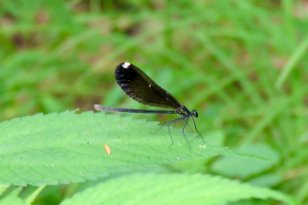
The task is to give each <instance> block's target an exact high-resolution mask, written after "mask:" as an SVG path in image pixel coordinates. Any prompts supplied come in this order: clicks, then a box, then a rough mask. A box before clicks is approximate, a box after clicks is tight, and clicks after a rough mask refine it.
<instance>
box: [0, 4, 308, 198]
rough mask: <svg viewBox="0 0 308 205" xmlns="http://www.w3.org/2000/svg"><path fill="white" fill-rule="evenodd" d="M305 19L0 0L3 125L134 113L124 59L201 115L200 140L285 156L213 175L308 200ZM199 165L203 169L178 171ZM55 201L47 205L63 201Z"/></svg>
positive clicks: (277, 11) (240, 7)
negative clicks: (37, 116)
mask: <svg viewBox="0 0 308 205" xmlns="http://www.w3.org/2000/svg"><path fill="white" fill-rule="evenodd" d="M307 13H308V9H307V1H304V0H302V1H300V0H298V1H295V0H294V1H292V0H281V1H279V0H271V1H256V0H247V1H223V0H221V1H209V0H208V1H206V0H204V1H202V0H198V1H188V0H180V1H164V0H158V1H136V0H129V1H99V0H88V1H78V0H71V1H60V0H54V1H40V0H33V1H26V0H15V1H5V0H1V1H0V15H1V16H0V45H1V46H0V106H1V108H2V112H1V113H0V119H1V120H5V119H11V118H13V117H16V116H23V115H29V114H33V113H37V112H44V113H49V112H58V111H64V110H68V109H69V110H74V109H81V110H91V109H92V105H93V104H94V103H99V102H102V103H103V104H105V105H112V106H121V107H135V108H138V106H139V107H140V106H142V105H139V104H138V103H135V102H133V100H131V99H129V98H128V97H126V96H125V95H124V94H123V93H122V91H121V90H120V89H119V88H118V87H117V85H116V83H115V81H114V77H113V72H114V67H115V66H116V65H117V64H118V63H119V62H122V61H129V62H132V63H134V64H136V65H137V66H139V67H140V68H142V69H143V70H144V71H145V72H146V73H148V74H149V75H150V76H151V77H152V78H153V79H155V81H156V82H158V84H160V85H162V87H164V88H166V89H167V90H168V91H170V92H171V93H172V94H173V95H174V96H176V97H177V98H178V99H179V100H180V102H182V103H183V104H185V105H187V106H188V107H189V108H196V109H197V110H198V111H199V115H200V117H199V118H198V126H199V129H200V130H201V132H212V131H215V132H216V131H217V132H219V133H221V134H220V135H221V142H220V143H222V144H224V145H228V146H234V147H243V146H246V147H250V148H249V149H248V150H250V149H251V147H254V145H255V144H256V143H257V144H258V146H261V147H262V149H261V150H263V149H266V150H270V152H274V153H275V155H277V157H278V158H279V164H277V166H275V167H271V168H268V169H261V170H258V169H257V171H253V172H251V170H250V171H249V169H248V172H247V173H248V174H247V173H246V174H245V173H243V172H245V169H246V168H245V166H244V165H243V164H242V163H240V164H241V165H242V166H243V167H242V166H239V167H238V168H235V169H240V170H241V171H240V173H241V174H238V175H237V174H236V173H234V171H233V172H232V171H230V170H232V169H234V167H232V166H230V161H229V162H228V160H225V159H224V158H222V159H221V160H217V161H216V162H214V163H209V164H208V166H210V165H213V164H214V166H213V168H212V169H207V171H210V172H214V173H220V174H222V175H227V176H229V177H240V178H241V180H243V181H247V182H251V183H254V182H256V181H259V182H260V180H261V181H262V180H263V182H260V184H264V185H266V186H269V187H273V188H275V189H277V190H281V191H284V192H286V193H289V194H291V195H293V196H295V198H297V199H298V200H299V201H301V202H303V203H304V202H307V201H308V180H307V179H308V175H307V173H308V165H307V164H308V149H307V141H308V130H307V124H308V123H307V122H308V109H307V107H308V106H307V103H308V96H307V93H308V83H307V82H308V61H307V59H308V52H307V50H308V48H307V47H308V16H307ZM256 152H258V151H256ZM259 152H260V151H259ZM194 163H196V164H197V165H199V167H200V166H201V167H202V166H204V164H203V162H201V163H200V162H192V163H186V164H184V165H183V164H182V165H174V166H175V167H174V168H175V169H177V170H181V171H187V170H189V169H190V167H194V165H193V164H194ZM235 164H236V163H235ZM246 167H247V166H246ZM203 169H204V168H198V170H203ZM267 182H268V183H267ZM70 189H74V188H71V187H69V188H67V187H66V188H63V191H64V192H65V193H69V190H70ZM57 192H59V190H58V191H55V190H54V188H52V189H47V191H46V192H44V194H42V195H43V196H44V197H42V199H41V200H42V201H44V200H46V201H47V200H50V199H51V198H54V197H55V198H57V199H53V200H54V201H60V200H61V199H62V198H63V197H65V194H63V193H62V194H60V193H57ZM38 203H39V202H38ZM41 203H43V202H41ZM45 203H47V202H45ZM53 203H55V202H53ZM51 204H52V203H51Z"/></svg>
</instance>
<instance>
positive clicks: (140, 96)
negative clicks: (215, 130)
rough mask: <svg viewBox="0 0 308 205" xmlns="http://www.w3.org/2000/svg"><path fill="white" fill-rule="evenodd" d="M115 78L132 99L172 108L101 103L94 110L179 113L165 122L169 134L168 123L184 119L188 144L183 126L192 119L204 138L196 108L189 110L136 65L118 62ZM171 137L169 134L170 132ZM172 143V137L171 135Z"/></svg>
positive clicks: (146, 103)
mask: <svg viewBox="0 0 308 205" xmlns="http://www.w3.org/2000/svg"><path fill="white" fill-rule="evenodd" d="M115 78H116V80H117V83H118V85H119V86H120V87H121V88H122V90H123V91H124V92H125V93H126V95H128V96H129V97H131V98H133V99H134V100H136V101H138V102H140V103H142V104H145V105H151V106H156V107H163V108H172V110H143V109H130V108H114V107H105V106H103V105H99V104H95V105H94V110H96V111H107V112H127V113H147V114H179V115H181V117H179V118H176V119H174V120H171V121H169V122H167V124H168V131H169V134H170V129H169V124H170V123H174V122H177V121H179V120H184V122H185V124H184V127H183V128H182V133H183V135H184V137H185V139H186V141H187V143H188V144H189V142H188V140H187V138H186V135H185V132H184V131H185V128H186V126H187V124H188V120H189V119H192V120H193V123H194V127H195V130H196V131H197V133H198V135H199V136H200V137H201V139H202V141H203V142H204V139H203V137H202V135H201V134H200V132H199V131H198V129H197V126H196V122H195V118H197V117H198V112H197V111H196V110H192V111H190V110H189V109H188V108H187V107H186V106H185V105H183V104H181V103H179V102H178V101H177V100H176V99H175V98H174V97H173V96H172V95H171V94H170V93H168V92H167V91H166V90H164V89H163V88H161V87H160V86H159V85H157V84H156V83H155V82H154V81H153V80H152V79H151V78H150V77H149V76H147V75H146V74H145V73H144V72H143V71H142V70H140V69H139V68H138V67H137V66H135V65H133V64H131V63H128V62H123V63H120V64H119V65H118V66H117V67H116V69H115ZM170 137H171V134H170ZM171 141H172V144H173V139H172V137H171ZM204 143H205V142H204Z"/></svg>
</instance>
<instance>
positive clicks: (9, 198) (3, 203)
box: [0, 188, 26, 205]
mask: <svg viewBox="0 0 308 205" xmlns="http://www.w3.org/2000/svg"><path fill="white" fill-rule="evenodd" d="M20 191H21V188H16V189H14V190H13V191H11V192H10V193H9V194H8V195H6V196H5V197H4V198H3V199H1V200H0V205H8V204H9V205H25V204H26V203H25V202H24V201H23V200H22V199H21V198H20V197H19V196H18V195H19V193H20Z"/></svg>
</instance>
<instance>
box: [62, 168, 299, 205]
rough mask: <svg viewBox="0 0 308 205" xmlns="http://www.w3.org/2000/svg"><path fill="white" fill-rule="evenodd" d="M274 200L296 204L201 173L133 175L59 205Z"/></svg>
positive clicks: (215, 203)
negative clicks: (250, 199)
mask: <svg viewBox="0 0 308 205" xmlns="http://www.w3.org/2000/svg"><path fill="white" fill-rule="evenodd" d="M249 198H256V199H263V200H265V199H269V198H271V199H275V200H278V201H281V202H283V203H285V204H289V205H291V204H296V203H295V202H294V201H293V200H292V199H291V198H289V197H288V196H286V195H284V194H281V193H279V192H276V191H272V190H270V189H266V188H261V187H254V186H251V185H248V184H241V183H239V182H238V181H235V180H229V179H224V178H221V177H217V176H210V175H201V174H194V175H188V174H136V175H131V176H126V177H120V178H117V179H113V180H109V181H107V182H105V183H101V184H99V185H97V186H95V187H93V188H90V189H88V190H86V191H84V192H82V193H79V194H76V195H75V196H74V197H72V198H70V199H66V200H65V201H63V203H61V205H70V204H74V205H78V204H83V205H86V204H91V205H95V204H161V205H163V204H207V205H219V204H226V203H229V202H235V201H239V200H243V199H249Z"/></svg>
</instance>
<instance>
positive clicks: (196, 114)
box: [193, 110, 199, 118]
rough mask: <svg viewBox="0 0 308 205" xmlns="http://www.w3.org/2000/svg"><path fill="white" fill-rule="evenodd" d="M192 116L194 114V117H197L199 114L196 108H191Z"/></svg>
mask: <svg viewBox="0 0 308 205" xmlns="http://www.w3.org/2000/svg"><path fill="white" fill-rule="evenodd" d="M193 116H194V117H195V118H197V117H198V116H199V115H198V112H197V110H193Z"/></svg>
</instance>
